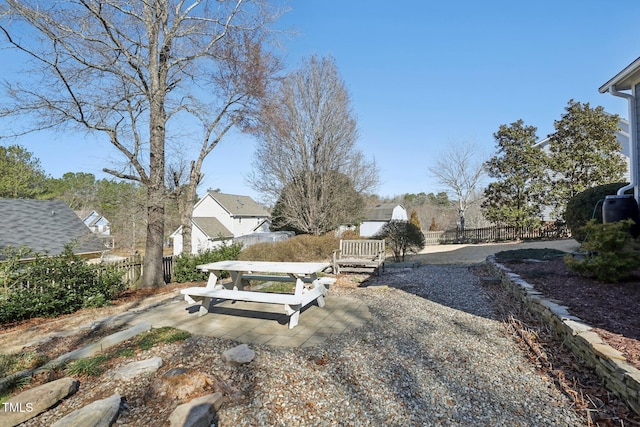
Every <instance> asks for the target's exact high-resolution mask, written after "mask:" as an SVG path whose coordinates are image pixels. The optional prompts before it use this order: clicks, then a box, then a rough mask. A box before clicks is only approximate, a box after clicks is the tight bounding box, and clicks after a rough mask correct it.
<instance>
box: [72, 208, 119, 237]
mask: <svg viewBox="0 0 640 427" xmlns="http://www.w3.org/2000/svg"><path fill="white" fill-rule="evenodd" d="M78 216H79V217H80V218H81V219H82V221H83V222H84V223H85V225H86V226H87V227H89V230H91V231H93V232H94V233H96V234H101V235H103V236H110V235H111V228H110V227H111V224H110V223H109V220H107V219H106V218H105V217H103V216H102V215H100V214H99V213H98V212H96V211H91V212H89V214H87V215H78Z"/></svg>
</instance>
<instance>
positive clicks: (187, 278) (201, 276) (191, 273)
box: [173, 243, 242, 283]
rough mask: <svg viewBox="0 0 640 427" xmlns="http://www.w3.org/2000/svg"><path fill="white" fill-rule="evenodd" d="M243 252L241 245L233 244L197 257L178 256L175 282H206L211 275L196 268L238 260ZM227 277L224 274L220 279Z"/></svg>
mask: <svg viewBox="0 0 640 427" xmlns="http://www.w3.org/2000/svg"><path fill="white" fill-rule="evenodd" d="M241 250H242V244H241V243H233V244H223V245H222V246H220V247H219V248H216V249H209V250H207V251H204V252H202V253H199V254H196V255H194V254H181V255H178V256H177V257H176V258H175V260H174V264H173V280H174V281H176V282H178V283H184V282H201V281H206V280H207V279H208V277H209V273H208V272H204V271H200V270H198V269H197V268H196V266H198V265H201V264H208V263H210V262H217V261H227V260H232V259H238V256H239V255H240V251H241ZM223 273H224V272H223ZM226 276H227V274H226V273H224V274H222V277H220V278H224V277H226Z"/></svg>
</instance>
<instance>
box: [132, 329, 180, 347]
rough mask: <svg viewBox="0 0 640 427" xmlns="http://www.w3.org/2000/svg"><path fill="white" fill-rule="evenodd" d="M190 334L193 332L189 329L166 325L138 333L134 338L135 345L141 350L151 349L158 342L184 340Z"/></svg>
mask: <svg viewBox="0 0 640 427" xmlns="http://www.w3.org/2000/svg"><path fill="white" fill-rule="evenodd" d="M190 336H191V334H190V333H189V332H187V331H181V330H180V329H175V328H172V327H169V326H165V327H162V328H157V329H152V330H150V331H149V332H145V333H144V334H140V335H138V336H137V337H135V338H134V339H133V341H134V342H133V346H134V347H138V348H140V349H141V350H149V349H150V348H151V347H153V346H154V345H156V344H160V343H172V342H176V341H184V340H186V339H187V338H189V337H190Z"/></svg>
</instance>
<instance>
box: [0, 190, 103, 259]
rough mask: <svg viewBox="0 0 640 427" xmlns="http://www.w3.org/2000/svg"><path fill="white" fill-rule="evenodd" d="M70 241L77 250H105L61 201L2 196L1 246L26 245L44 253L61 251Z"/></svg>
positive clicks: (81, 251) (59, 252)
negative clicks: (3, 197)
mask: <svg viewBox="0 0 640 427" xmlns="http://www.w3.org/2000/svg"><path fill="white" fill-rule="evenodd" d="M67 243H71V244H73V252H74V253H76V254H83V253H93V252H101V251H103V250H105V246H104V245H103V243H102V242H101V241H100V239H99V238H98V237H96V236H95V235H94V234H93V233H92V232H91V230H89V228H87V226H86V225H85V224H84V222H82V220H81V219H80V218H78V216H77V215H76V214H75V213H74V212H73V211H72V210H71V208H69V206H67V204H66V203H64V202H62V201H58V200H27V199H0V250H2V249H4V248H6V247H8V246H10V247H13V248H15V249H17V248H19V247H21V246H25V247H28V248H29V249H31V250H32V251H34V252H37V253H40V254H43V255H44V254H48V255H59V254H61V253H62V252H63V250H64V246H65V244H67ZM1 257H2V255H1V254H0V258H1Z"/></svg>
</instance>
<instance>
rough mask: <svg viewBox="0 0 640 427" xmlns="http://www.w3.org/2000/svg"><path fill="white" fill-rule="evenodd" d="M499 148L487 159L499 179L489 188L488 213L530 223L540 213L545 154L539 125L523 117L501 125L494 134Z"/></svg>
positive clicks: (493, 175) (485, 207)
mask: <svg viewBox="0 0 640 427" xmlns="http://www.w3.org/2000/svg"><path fill="white" fill-rule="evenodd" d="M493 136H494V138H495V140H496V144H497V149H498V152H497V153H496V155H495V156H493V157H492V158H491V159H489V160H488V161H487V163H485V168H486V171H487V174H488V175H489V176H490V177H491V178H494V179H495V181H494V182H492V183H491V184H489V186H488V187H487V188H486V190H485V193H484V194H485V197H486V200H485V201H484V203H483V204H482V208H483V213H484V215H485V217H486V218H487V219H488V220H489V221H492V222H495V223H498V224H501V225H511V226H527V225H532V224H535V223H536V222H537V221H538V218H539V216H540V201H541V194H542V193H541V186H542V180H543V177H544V171H545V160H544V158H545V155H544V153H543V151H542V150H540V149H539V148H538V147H535V144H536V140H537V137H536V128H535V127H534V126H525V125H524V122H523V121H522V120H518V121H516V122H514V123H511V125H509V126H507V125H500V128H499V130H498V132H496V133H494V134H493Z"/></svg>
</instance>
